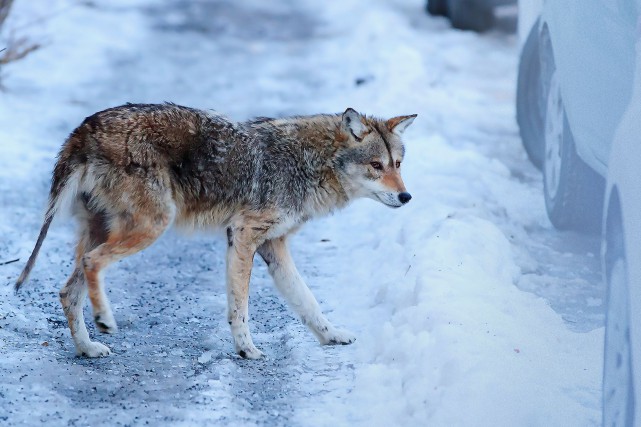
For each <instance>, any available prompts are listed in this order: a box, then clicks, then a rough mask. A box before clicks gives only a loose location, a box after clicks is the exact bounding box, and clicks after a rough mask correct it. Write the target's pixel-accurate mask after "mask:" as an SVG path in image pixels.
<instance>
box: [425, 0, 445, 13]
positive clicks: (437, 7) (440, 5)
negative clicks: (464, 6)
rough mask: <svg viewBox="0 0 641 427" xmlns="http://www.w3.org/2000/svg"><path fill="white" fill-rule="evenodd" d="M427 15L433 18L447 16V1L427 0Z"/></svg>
mask: <svg viewBox="0 0 641 427" xmlns="http://www.w3.org/2000/svg"><path fill="white" fill-rule="evenodd" d="M427 13H429V14H430V15H432V16H447V0H427Z"/></svg>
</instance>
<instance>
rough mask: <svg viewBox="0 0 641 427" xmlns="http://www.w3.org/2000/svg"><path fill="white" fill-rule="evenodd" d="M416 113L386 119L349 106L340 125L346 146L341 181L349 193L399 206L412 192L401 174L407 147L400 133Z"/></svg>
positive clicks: (341, 155) (340, 157)
mask: <svg viewBox="0 0 641 427" xmlns="http://www.w3.org/2000/svg"><path fill="white" fill-rule="evenodd" d="M415 117H416V114H412V115H409V116H399V117H394V118H391V119H389V120H387V121H384V120H379V119H376V118H371V117H365V116H362V115H360V114H359V113H358V112H356V111H355V110H354V109H352V108H348V109H347V110H345V112H344V113H343V115H342V118H341V123H340V125H339V127H340V130H339V139H341V140H342V141H341V142H342V143H343V148H342V149H341V150H339V152H338V153H337V154H338V156H337V160H338V170H339V175H340V179H341V184H342V185H343V187H344V188H345V189H346V190H347V191H348V193H349V195H350V197H353V198H355V197H369V198H371V199H374V200H377V201H379V202H381V203H383V204H385V205H387V206H389V207H392V208H398V207H400V206H402V205H404V204H405V203H407V202H409V201H410V199H411V198H412V196H411V195H410V193H408V192H407V190H406V189H405V185H404V184H403V179H402V178H401V164H402V163H403V156H404V154H405V147H404V146H403V142H402V141H401V135H402V134H403V131H404V130H405V128H407V127H408V126H409V125H410V124H411V123H412V121H414V118H415Z"/></svg>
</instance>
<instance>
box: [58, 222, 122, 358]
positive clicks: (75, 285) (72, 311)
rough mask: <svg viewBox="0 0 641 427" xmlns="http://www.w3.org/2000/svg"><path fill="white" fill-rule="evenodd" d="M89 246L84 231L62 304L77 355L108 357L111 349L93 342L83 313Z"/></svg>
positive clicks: (62, 296)
mask: <svg viewBox="0 0 641 427" xmlns="http://www.w3.org/2000/svg"><path fill="white" fill-rule="evenodd" d="M88 244H89V236H88V235H87V231H86V230H83V232H81V235H80V241H79V242H78V247H77V249H76V265H75V268H74V270H73V273H72V274H71V277H70V278H69V280H68V281H67V283H66V284H65V286H64V287H63V288H62V289H61V290H60V303H61V304H62V309H63V311H64V313H65V317H66V318H67V322H68V323H69V330H70V331H71V337H72V338H73V341H74V344H75V346H76V353H77V354H78V355H80V356H87V357H101V356H107V355H109V354H110V353H111V352H110V351H109V348H108V347H107V346H106V345H104V344H102V343H100V342H96V341H91V339H90V338H89V332H87V326H86V325H85V317H84V315H83V313H82V308H83V306H84V302H85V297H86V296H87V282H86V281H85V276H84V273H83V271H82V265H81V264H82V261H81V259H82V256H83V255H84V253H85V250H86V248H87V245H88Z"/></svg>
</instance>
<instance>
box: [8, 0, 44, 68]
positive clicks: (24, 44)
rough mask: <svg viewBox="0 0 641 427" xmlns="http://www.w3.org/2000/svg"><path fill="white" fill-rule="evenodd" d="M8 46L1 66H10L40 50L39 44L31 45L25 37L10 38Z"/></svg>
mask: <svg viewBox="0 0 641 427" xmlns="http://www.w3.org/2000/svg"><path fill="white" fill-rule="evenodd" d="M0 1H1V0H0ZM8 45H9V47H8V48H4V50H6V52H5V53H4V54H3V55H2V56H0V65H3V64H8V63H9V62H13V61H17V60H19V59H22V58H24V57H25V56H27V55H29V54H30V53H31V52H33V51H34V50H37V49H38V48H40V45H39V44H37V43H31V42H29V40H27V39H26V38H25V37H21V38H19V39H15V38H13V37H10V38H9V41H8Z"/></svg>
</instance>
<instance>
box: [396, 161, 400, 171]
mask: <svg viewBox="0 0 641 427" xmlns="http://www.w3.org/2000/svg"><path fill="white" fill-rule="evenodd" d="M400 167H401V162H400V161H399V160H397V161H396V169H398V168H400Z"/></svg>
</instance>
